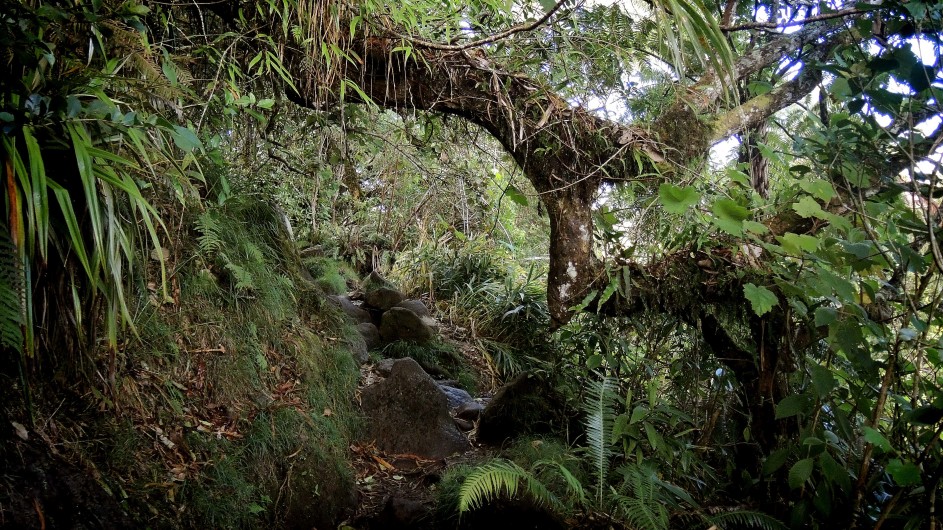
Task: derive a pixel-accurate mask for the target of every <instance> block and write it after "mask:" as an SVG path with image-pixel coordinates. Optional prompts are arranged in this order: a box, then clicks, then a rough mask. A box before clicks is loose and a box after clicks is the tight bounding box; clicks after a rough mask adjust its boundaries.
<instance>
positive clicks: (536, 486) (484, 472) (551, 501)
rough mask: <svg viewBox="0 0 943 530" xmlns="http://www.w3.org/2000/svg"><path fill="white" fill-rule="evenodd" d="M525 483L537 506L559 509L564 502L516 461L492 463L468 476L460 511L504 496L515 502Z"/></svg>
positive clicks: (460, 495)
mask: <svg viewBox="0 0 943 530" xmlns="http://www.w3.org/2000/svg"><path fill="white" fill-rule="evenodd" d="M522 481H523V482H524V485H525V488H526V493H527V494H528V495H530V496H531V498H532V499H533V500H534V502H535V503H537V504H538V505H550V506H553V507H559V505H560V501H559V500H557V498H556V497H555V496H554V495H553V493H551V492H550V490H548V489H547V487H546V485H544V484H543V483H542V482H541V481H539V480H538V479H537V478H536V477H534V475H533V474H531V473H529V472H528V471H526V470H525V469H524V468H522V467H521V466H519V465H517V464H515V463H514V462H509V461H507V460H492V461H491V462H488V463H486V464H484V465H481V466H478V467H477V468H475V469H474V470H473V471H472V472H471V473H469V474H468V477H467V478H466V479H465V482H463V483H462V487H461V488H460V489H459V492H458V511H459V512H460V513H464V512H467V511H469V510H474V509H476V508H480V507H481V506H483V505H484V504H486V503H488V502H490V501H493V500H495V499H497V498H499V497H501V496H506V497H509V498H512V499H513V498H514V497H516V496H517V494H518V491H519V489H520V485H521V482H522Z"/></svg>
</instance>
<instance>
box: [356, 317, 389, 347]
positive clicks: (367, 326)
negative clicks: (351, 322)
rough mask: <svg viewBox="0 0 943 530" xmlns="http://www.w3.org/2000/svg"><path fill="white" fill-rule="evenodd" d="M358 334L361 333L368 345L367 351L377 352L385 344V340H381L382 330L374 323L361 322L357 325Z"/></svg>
mask: <svg viewBox="0 0 943 530" xmlns="http://www.w3.org/2000/svg"><path fill="white" fill-rule="evenodd" d="M357 332H358V333H360V336H361V337H363V340H364V342H365V343H366V344H367V350H375V349H377V348H379V347H380V345H381V344H383V339H381V338H380V330H379V329H377V327H376V326H375V325H373V322H361V323H360V324H357Z"/></svg>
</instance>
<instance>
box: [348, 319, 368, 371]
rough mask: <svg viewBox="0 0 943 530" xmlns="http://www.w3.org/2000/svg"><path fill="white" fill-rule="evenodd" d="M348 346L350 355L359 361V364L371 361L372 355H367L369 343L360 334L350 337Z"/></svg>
mask: <svg viewBox="0 0 943 530" xmlns="http://www.w3.org/2000/svg"><path fill="white" fill-rule="evenodd" d="M372 325H373V324H371V326H372ZM347 345H348V346H349V347H350V355H351V356H352V357H353V358H354V360H355V361H357V364H364V363H365V362H367V361H369V360H370V354H368V353H367V341H365V340H364V337H363V336H362V335H360V334H359V333H356V334H354V335H353V336H351V337H349V338H348V339H347Z"/></svg>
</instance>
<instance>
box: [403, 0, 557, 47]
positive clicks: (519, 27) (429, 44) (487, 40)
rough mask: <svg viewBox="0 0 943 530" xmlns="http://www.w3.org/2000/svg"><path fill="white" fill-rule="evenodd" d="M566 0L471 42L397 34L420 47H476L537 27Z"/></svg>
mask: <svg viewBox="0 0 943 530" xmlns="http://www.w3.org/2000/svg"><path fill="white" fill-rule="evenodd" d="M567 1H568V0H560V1H559V2H557V3H556V4H554V6H553V7H552V8H550V10H549V11H547V12H546V13H544V16H542V17H540V18H539V19H537V20H535V21H533V22H527V23H523V24H518V25H516V26H511V27H510V28H508V29H506V30H504V31H501V32H499V33H495V34H493V35H489V36H487V37H484V38H481V39H478V40H473V41H471V42H466V43H465V44H440V43H438V42H432V41H428V40H423V39H418V38H415V37H410V36H408V35H398V36H399V37H400V38H402V39H405V40H407V41H409V42H411V43H412V44H414V45H416V46H419V47H421V48H429V49H432V50H442V51H447V52H460V51H463V50H468V49H471V48H478V47H481V46H484V45H486V44H491V43H492V42H497V41H499V40H503V39H506V38H508V37H510V36H511V35H514V34H515V33H522V32H525V31H532V30H534V29H536V28H537V27H539V26H540V25H542V24H543V23H544V22H546V21H547V20H549V19H550V17H552V16H553V15H554V13H556V12H557V11H559V10H560V8H561V7H563V4H565V3H567Z"/></svg>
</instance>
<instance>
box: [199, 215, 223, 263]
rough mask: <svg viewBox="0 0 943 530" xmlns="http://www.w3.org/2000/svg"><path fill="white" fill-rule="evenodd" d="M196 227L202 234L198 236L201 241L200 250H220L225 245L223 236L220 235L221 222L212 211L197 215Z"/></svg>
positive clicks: (206, 251) (208, 251)
mask: <svg viewBox="0 0 943 530" xmlns="http://www.w3.org/2000/svg"><path fill="white" fill-rule="evenodd" d="M196 229H197V230H199V231H200V233H201V235H200V236H198V237H197V241H198V242H199V243H200V250H201V251H202V252H205V253H210V252H219V250H220V248H222V246H223V238H222V236H221V235H220V229H219V222H218V221H217V220H216V218H215V217H214V216H213V214H212V213H210V212H203V213H202V214H200V216H199V217H197V220H196Z"/></svg>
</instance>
